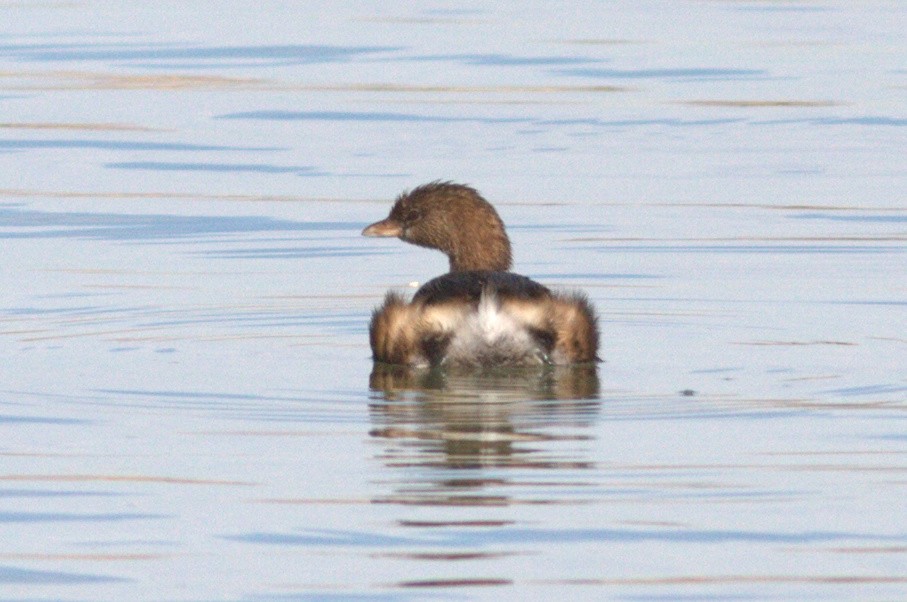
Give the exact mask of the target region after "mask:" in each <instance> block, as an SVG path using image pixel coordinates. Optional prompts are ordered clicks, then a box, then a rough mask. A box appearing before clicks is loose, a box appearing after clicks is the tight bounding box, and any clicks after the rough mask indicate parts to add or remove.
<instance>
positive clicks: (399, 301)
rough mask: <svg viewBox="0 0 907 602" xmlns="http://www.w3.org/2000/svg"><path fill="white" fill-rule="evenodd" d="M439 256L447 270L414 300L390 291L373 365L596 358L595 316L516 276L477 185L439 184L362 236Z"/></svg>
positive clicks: (374, 324)
mask: <svg viewBox="0 0 907 602" xmlns="http://www.w3.org/2000/svg"><path fill="white" fill-rule="evenodd" d="M362 234H363V235H364V236H394V237H398V238H400V239H401V240H403V241H406V242H409V243H413V244H416V245H419V246H423V247H429V248H432V249H438V250H440V251H443V252H444V253H446V254H447V257H448V258H449V259H450V272H449V273H448V274H445V275H443V276H439V277H438V278H435V279H433V280H431V281H429V282H427V283H426V284H425V285H423V286H422V288H420V289H419V290H418V291H417V292H416V294H415V295H414V296H413V299H412V301H410V302H407V301H406V300H405V299H404V298H403V297H402V296H401V295H400V294H398V293H395V292H390V293H388V294H387V297H386V298H385V300H384V304H383V305H382V306H381V307H379V308H378V309H376V310H375V312H374V314H373V315H372V321H371V325H370V327H369V339H370V342H371V345H372V353H373V354H374V359H375V360H376V361H380V362H386V363H389V364H399V365H408V366H438V365H441V366H475V367H494V366H499V365H539V364H576V363H585V362H595V361H598V356H597V352H598V327H597V319H596V316H595V312H594V310H593V309H592V306H591V305H590V304H589V301H588V300H587V299H586V297H585V295H583V294H582V293H557V292H552V291H550V290H548V289H547V288H546V287H544V286H542V285H541V284H539V283H537V282H534V281H533V280H530V279H529V278H526V277H525V276H520V275H519V274H513V273H511V272H509V271H508V270H509V269H510V266H511V255H510V240H509V239H508V238H507V233H506V232H505V231H504V224H503V222H501V218H500V217H499V216H498V213H497V211H495V210H494V207H492V206H491V204H489V203H488V201H486V200H485V199H483V198H482V196H481V195H480V194H479V193H478V192H477V191H476V190H474V189H473V188H470V187H469V186H464V185H461V184H453V183H450V182H432V183H430V184H425V185H423V186H419V187H418V188H416V189H414V190H413V191H412V192H409V193H404V194H401V195H400V196H399V197H397V200H396V201H395V203H394V206H393V208H391V212H390V215H389V216H388V217H387V218H386V219H384V220H381V221H380V222H376V223H374V224H372V225H370V226H368V227H367V228H366V229H365V230H363V231H362Z"/></svg>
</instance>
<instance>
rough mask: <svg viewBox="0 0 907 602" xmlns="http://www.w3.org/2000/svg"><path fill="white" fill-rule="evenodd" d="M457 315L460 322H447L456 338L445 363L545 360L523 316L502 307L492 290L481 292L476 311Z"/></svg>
mask: <svg viewBox="0 0 907 602" xmlns="http://www.w3.org/2000/svg"><path fill="white" fill-rule="evenodd" d="M458 317H459V318H460V319H459V320H458V322H459V323H458V324H456V325H453V324H450V322H447V324H446V326H448V328H449V332H452V333H453V338H452V339H451V341H450V345H449V346H448V348H447V356H446V358H445V359H444V363H445V364H466V365H483V366H494V365H496V364H510V365H513V364H521V365H527V364H532V365H537V364H543V363H545V362H546V358H545V353H544V350H542V349H541V348H540V347H539V344H538V342H537V341H536V340H535V338H534V337H533V336H532V335H531V334H530V332H529V329H528V328H527V325H526V323H525V322H524V321H523V320H522V319H520V318H521V317H522V316H520V315H519V313H518V312H511V311H508V308H506V307H502V306H501V303H500V301H499V300H498V298H497V295H495V294H494V293H493V292H485V293H483V294H482V297H481V298H480V299H479V307H478V310H477V311H470V312H464V313H462V314H460V316H458Z"/></svg>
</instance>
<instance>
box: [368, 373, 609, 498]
mask: <svg viewBox="0 0 907 602" xmlns="http://www.w3.org/2000/svg"><path fill="white" fill-rule="evenodd" d="M369 385H370V388H371V390H372V391H373V393H374V395H373V397H372V403H371V404H370V414H371V419H372V423H373V425H374V427H373V429H372V431H371V435H372V436H373V437H375V438H376V439H379V440H382V441H384V442H385V445H384V448H383V450H382V453H381V459H382V461H384V462H385V463H386V464H387V465H388V466H389V467H391V468H395V469H400V470H403V471H404V472H405V475H401V479H400V481H399V482H398V483H396V485H395V491H394V492H393V493H392V494H391V495H390V496H389V497H387V498H382V499H380V500H376V501H384V502H389V503H403V504H431V505H454V504H455V505H502V504H509V503H512V501H513V492H514V486H515V485H517V484H518V483H517V482H515V481H514V480H513V478H512V476H511V473H513V471H514V469H518V470H522V469H543V470H545V471H553V472H554V473H556V475H557V479H562V478H563V474H562V473H564V472H567V471H572V470H582V469H584V468H588V467H589V464H588V462H587V461H586V460H585V459H584V457H577V455H578V454H577V453H576V448H577V447H578V446H577V445H576V444H573V445H570V444H569V442H571V441H572V442H576V441H583V440H586V439H589V438H591V435H590V434H589V433H588V431H589V430H590V426H591V425H592V423H593V421H594V418H595V416H596V415H597V413H598V408H599V403H600V402H599V401H598V393H599V382H598V374H597V371H596V366H595V365H576V366H544V367H525V368H518V369H515V368H512V367H509V368H507V369H501V370H499V371H496V370H487V369H486V370H482V371H478V372H476V371H463V372H455V371H450V370H441V369H437V368H435V369H413V368H408V367H403V366H392V365H387V364H382V363H375V365H374V368H373V371H372V373H371V377H370V379H369ZM564 442H567V443H564ZM582 456H585V454H582ZM538 484H539V483H538V481H536V482H535V485H536V486H537V485H538ZM536 501H538V500H536Z"/></svg>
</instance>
